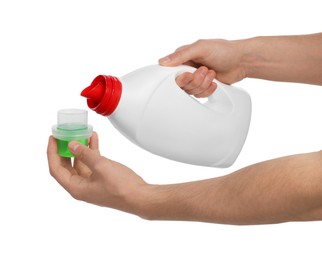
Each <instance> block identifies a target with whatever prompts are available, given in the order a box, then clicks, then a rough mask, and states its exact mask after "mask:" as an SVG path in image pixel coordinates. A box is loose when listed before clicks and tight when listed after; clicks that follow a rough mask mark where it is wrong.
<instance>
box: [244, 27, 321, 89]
mask: <svg viewBox="0 0 322 260" xmlns="http://www.w3.org/2000/svg"><path fill="white" fill-rule="evenodd" d="M238 42H239V44H240V46H241V48H242V49H243V53H244V55H243V58H242V63H243V66H244V67H245V71H246V75H247V77H250V78H260V79H267V80H275V81H288V82H300V83H308V84H316V85H322V73H321V71H322V33H318V34H311V35H301V36H271V37H268V36H266V37H265V36H264V37H255V38H251V39H247V40H241V41H238Z"/></svg>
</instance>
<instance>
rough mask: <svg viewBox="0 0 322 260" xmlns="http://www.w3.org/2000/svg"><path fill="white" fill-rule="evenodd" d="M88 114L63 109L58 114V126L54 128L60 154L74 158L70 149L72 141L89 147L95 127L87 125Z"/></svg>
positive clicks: (84, 111)
mask: <svg viewBox="0 0 322 260" xmlns="http://www.w3.org/2000/svg"><path fill="white" fill-rule="evenodd" d="M87 118H88V112H87V111H86V110H83V109H62V110H59V111H58V113H57V124H56V125H54V126H53V127H52V133H53V136H54V137H55V138H56V140H57V150H58V154H59V155H61V156H63V157H73V154H72V153H71V152H70V151H69V149H68V143H69V142H70V141H78V142H80V143H82V144H84V145H88V138H89V137H91V136H92V133H93V127H92V126H91V125H89V124H88V123H87Z"/></svg>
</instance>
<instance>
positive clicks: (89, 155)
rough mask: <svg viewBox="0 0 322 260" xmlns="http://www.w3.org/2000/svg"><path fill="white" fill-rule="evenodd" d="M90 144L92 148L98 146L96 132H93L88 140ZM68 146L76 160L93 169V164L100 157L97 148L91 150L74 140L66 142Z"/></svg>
mask: <svg viewBox="0 0 322 260" xmlns="http://www.w3.org/2000/svg"><path fill="white" fill-rule="evenodd" d="M90 146H91V147H93V148H94V149H96V148H98V138H97V135H96V133H95V134H93V136H92V138H91V140H90ZM68 148H69V150H70V151H71V152H72V153H73V154H74V156H75V159H76V160H79V161H80V162H82V163H83V164H85V165H86V166H87V167H88V168H89V169H91V170H94V169H95V165H96V164H97V163H98V162H99V160H100V158H101V156H100V154H99V152H98V150H93V149H91V148H90V147H87V146H85V145H83V144H81V143H79V142H76V141H71V142H70V143H69V144H68Z"/></svg>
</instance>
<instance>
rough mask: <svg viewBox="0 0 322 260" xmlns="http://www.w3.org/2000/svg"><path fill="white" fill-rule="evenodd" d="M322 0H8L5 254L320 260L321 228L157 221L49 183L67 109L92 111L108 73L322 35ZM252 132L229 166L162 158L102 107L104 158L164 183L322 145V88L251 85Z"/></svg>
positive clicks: (2, 30)
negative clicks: (270, 40)
mask: <svg viewBox="0 0 322 260" xmlns="http://www.w3.org/2000/svg"><path fill="white" fill-rule="evenodd" d="M319 6H320V5H318V1H313V0H312V1H310V0H306V1H280V0H278V1H247V0H244V1H238V0H236V1H232V0H230V1H229V0H222V1H215V0H209V1H207V0H198V1H188V0H186V1H175V0H171V1H166V0H163V1H141V0H137V1H131V0H127V1H126V0H115V1H108V0H105V1H97V0H92V1H83V0H78V1H67V0H65V1H61V0H56V1H35V0H30V1H18V0H16V1H15V0H10V1H5V0H4V1H1V2H0V37H1V38H0V90H1V92H0V97H1V101H0V113H1V127H0V137H1V157H0V161H1V170H0V240H1V241H0V259H78V260H81V259H321V257H322V251H321V239H320V238H321V234H322V223H321V222H311V223H286V224H278V225H263V226H229V225H218V224H208V223H192V222H172V221H168V222H159V221H154V222H151V221H146V220H142V219H140V218H139V217H136V216H133V215H130V214H126V213H123V212H119V211H116V210H112V209H107V208H100V207H97V206H93V205H90V204H86V203H83V202H79V201H76V200H74V199H73V198H71V197H70V195H69V194H68V193H67V192H66V191H65V190H63V189H62V188H61V187H60V186H59V185H58V184H57V183H56V181H55V180H54V179H53V178H52V177H51V176H50V175H49V173H48V167H47V159H46V146H47V140H48V136H49V135H50V134H51V126H52V125H53V124H55V123H56V112H57V110H59V109H61V108H70V107H77V108H85V109H86V108H87V107H86V102H85V100H84V99H83V98H81V97H80V95H79V93H80V91H81V90H82V89H83V88H84V87H86V86H87V85H88V84H89V83H90V82H91V80H92V79H93V78H94V77H95V76H96V75H98V74H111V75H115V76H122V75H124V74H126V73H128V72H130V71H132V70H134V69H137V68H139V67H142V66H145V65H148V64H152V63H157V60H158V59H159V58H160V57H162V56H164V55H166V54H168V53H170V52H172V51H173V50H175V49H176V48H177V47H179V46H181V45H183V44H187V43H191V42H193V41H195V40H197V39H200V38H224V39H241V38H248V37H252V36H257V35H285V34H308V33H314V32H319V31H321V24H322V16H321V8H319ZM236 85H238V86H241V87H243V88H244V89H246V90H247V91H248V92H249V93H250V95H251V96H252V99H253V117H252V122H251V127H250V131H249V136H248V139H247V141H246V144H245V146H244V149H243V151H242V152H241V154H240V156H239V158H238V160H237V161H236V163H235V164H234V165H233V166H232V167H230V168H228V169H215V168H203V167H196V166H189V165H184V164H181V163H176V162H172V161H169V160H166V159H163V158H160V157H157V156H154V155H152V154H150V153H148V152H146V151H143V150H141V149H140V148H138V147H136V146H134V145H133V144H132V143H130V142H129V141H127V140H126V139H125V138H124V137H123V136H121V135H120V134H119V133H118V132H117V131H116V130H115V129H114V128H113V127H112V126H111V125H110V123H109V122H108V120H107V119H106V118H103V117H101V116H98V115H96V114H95V113H94V112H89V122H90V123H91V124H92V125H93V126H94V128H95V130H96V131H97V132H98V133H99V136H100V142H101V143H100V144H101V153H102V154H103V155H105V156H107V157H110V158H112V159H114V160H117V161H120V162H122V163H123V164H126V165H128V166H129V167H131V168H132V169H133V170H134V171H136V172H137V173H139V174H140V175H141V176H142V177H143V178H144V179H145V180H146V181H148V182H151V183H159V184H161V183H174V182H184V181H191V180H197V179H205V178H212V177H217V176H220V175H223V174H228V173H230V172H233V171H234V170H236V169H239V168H241V167H243V166H246V165H249V164H252V163H255V162H259V161H262V160H266V159H270V158H275V157H279V156H283V155H288V154H295V153H302V152H309V151H315V150H318V149H321V148H322V146H321V145H322V138H321V133H322V123H321V111H322V102H321V98H322V88H321V87H318V86H309V85H304V84H291V83H278V82H268V81H262V80H253V79H247V80H244V81H243V82H240V83H237V84H236Z"/></svg>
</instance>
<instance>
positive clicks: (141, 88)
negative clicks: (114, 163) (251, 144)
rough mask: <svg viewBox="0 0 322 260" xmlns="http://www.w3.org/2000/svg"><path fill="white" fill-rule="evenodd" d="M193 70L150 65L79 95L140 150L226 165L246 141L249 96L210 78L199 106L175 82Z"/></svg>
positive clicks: (102, 78) (106, 80)
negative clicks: (209, 91) (212, 88)
mask: <svg viewBox="0 0 322 260" xmlns="http://www.w3.org/2000/svg"><path fill="white" fill-rule="evenodd" d="M195 70H196V69H195V68H193V67H190V66H186V65H180V66H176V67H165V66H160V65H150V66H147V67H143V68H140V69H138V70H135V71H133V72H131V73H129V74H127V75H125V76H122V77H120V78H117V77H113V76H105V75H99V76H97V77H96V78H95V79H94V80H93V82H92V83H91V85H90V86H89V87H87V88H85V89H84V90H83V91H82V92H81V95H82V96H83V97H86V98H87V105H88V107H89V108H91V109H92V110H94V111H96V112H97V113H98V114H101V115H103V116H107V117H108V119H109V120H110V122H111V123H112V124H113V125H114V127H115V128H116V129H117V130H118V131H119V132H121V133H122V134H123V135H124V136H125V137H127V138H128V139H129V140H130V141H132V142H133V143H135V144H136V145H138V146H139V147H141V148H143V149H145V150H148V151H150V152H152V153H154V154H156V155H159V156H162V157H165V158H168V159H172V160H175V161H179V162H183V163H188V164H193V165H201V166H211V167H229V166H231V165H232V164H233V163H234V162H235V160H236V158H237V157H238V155H239V153H240V151H241V149H242V147H243V145H244V142H245V140H246V137H247V133H248V128H249V124H250V118H251V99H250V96H249V95H248V93H247V92H245V91H244V90H242V89H240V88H238V87H236V86H229V85H225V84H223V83H221V82H218V81H217V80H215V83H216V84H217V89H216V91H215V92H214V93H213V94H212V95H211V96H209V98H208V100H207V102H205V103H203V102H199V101H198V100H197V99H195V98H194V97H192V96H190V95H189V94H187V93H186V92H185V91H183V90H182V89H181V88H180V87H179V86H178V85H177V84H176V81H175V79H176V77H177V76H178V75H180V74H181V73H183V72H194V71H195Z"/></svg>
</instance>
